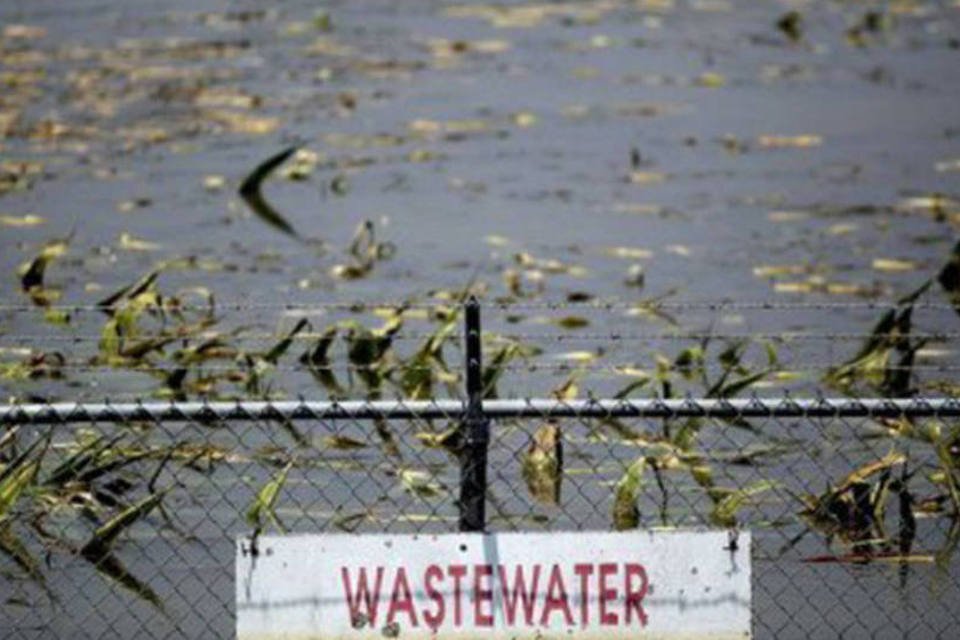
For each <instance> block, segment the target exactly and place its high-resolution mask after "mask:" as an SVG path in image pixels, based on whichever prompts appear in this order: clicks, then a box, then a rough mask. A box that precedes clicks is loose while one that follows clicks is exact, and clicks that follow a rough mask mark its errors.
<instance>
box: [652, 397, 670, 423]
mask: <svg viewBox="0 0 960 640" xmlns="http://www.w3.org/2000/svg"><path fill="white" fill-rule="evenodd" d="M651 407H652V408H653V409H656V411H657V413H659V415H660V416H662V417H664V418H673V417H675V416H674V415H673V414H674V412H673V410H671V409H670V406H669V405H668V404H667V403H666V401H665V400H664V399H663V397H662V396H661V395H660V394H659V393H657V396H656V397H655V398H654V399H653V404H652V405H651Z"/></svg>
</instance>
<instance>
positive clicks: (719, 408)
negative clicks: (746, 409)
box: [715, 397, 738, 415]
mask: <svg viewBox="0 0 960 640" xmlns="http://www.w3.org/2000/svg"><path fill="white" fill-rule="evenodd" d="M715 411H716V412H717V413H721V414H724V413H729V414H730V415H736V414H737V413H738V411H737V409H736V407H734V406H733V403H732V402H730V400H729V399H728V398H725V397H722V398H718V399H717V405H716V407H715Z"/></svg>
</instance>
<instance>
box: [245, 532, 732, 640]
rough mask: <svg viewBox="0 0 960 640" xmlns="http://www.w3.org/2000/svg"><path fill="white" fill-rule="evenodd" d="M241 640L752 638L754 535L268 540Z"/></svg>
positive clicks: (249, 578) (254, 556)
mask: <svg viewBox="0 0 960 640" xmlns="http://www.w3.org/2000/svg"><path fill="white" fill-rule="evenodd" d="M237 544H238V548H237V575H236V577H237V582H236V583H237V636H238V638H240V640H266V639H268V638H271V639H273V638H276V639H280V638H286V639H290V640H293V639H297V640H305V639H307V638H317V639H320V638H338V639H340V638H342V639H360V638H377V639H378V640H382V639H383V638H385V637H386V638H447V637H450V638H484V639H487V638H510V639H521V638H531V639H532V638H541V639H542V638H553V637H561V636H563V637H565V638H567V637H569V638H640V637H643V638H745V637H749V636H750V534H749V532H741V533H740V534H739V539H738V540H737V541H736V544H733V545H731V544H730V541H729V539H728V534H727V532H726V531H693V530H677V531H632V532H624V533H588V532H584V533H498V534H448V535H419V536H417V535H413V536H401V535H304V536H264V537H261V538H260V539H259V540H258V541H257V543H256V545H255V551H254V550H252V549H251V544H250V541H249V540H248V539H246V538H244V539H241V540H238V542H237Z"/></svg>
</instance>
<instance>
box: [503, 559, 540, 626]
mask: <svg viewBox="0 0 960 640" xmlns="http://www.w3.org/2000/svg"><path fill="white" fill-rule="evenodd" d="M497 570H498V571H499V574H500V591H501V593H502V594H503V610H504V613H506V618H507V624H508V625H511V626H513V624H514V621H515V620H516V619H517V599H518V598H519V599H520V601H521V604H522V605H523V620H524V622H525V623H526V625H527V626H528V627H529V626H532V625H533V607H534V605H535V604H536V603H537V584H538V583H539V582H540V565H538V564H536V565H534V566H533V578H532V580H531V584H530V588H529V589H527V588H526V584H525V583H524V580H523V566H521V565H517V566H516V568H515V569H514V570H513V585H512V587H511V584H510V579H509V577H508V576H507V570H506V568H505V567H504V566H503V565H502V564H501V565H499V566H498V567H497Z"/></svg>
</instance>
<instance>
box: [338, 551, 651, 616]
mask: <svg viewBox="0 0 960 640" xmlns="http://www.w3.org/2000/svg"><path fill="white" fill-rule="evenodd" d="M340 575H341V578H342V581H343V591H344V600H345V605H346V606H347V609H348V611H349V615H350V620H351V621H352V622H353V624H354V626H356V627H359V626H363V625H365V624H368V623H369V624H371V625H373V626H377V625H378V623H380V621H381V620H383V621H384V622H385V623H386V624H387V625H391V626H392V625H394V624H400V625H409V626H410V627H418V626H421V625H423V626H426V627H429V628H430V629H432V630H438V629H440V628H441V627H443V626H444V625H445V624H446V625H452V626H453V627H454V628H457V629H459V628H463V627H464V626H467V627H476V628H483V627H487V628H492V627H493V626H494V620H495V617H496V616H495V614H496V611H498V610H499V611H501V612H502V616H503V623H504V625H506V626H509V627H538V626H539V627H546V628H550V627H551V626H557V625H561V626H567V627H570V626H575V625H579V626H580V627H581V628H584V629H585V628H587V627H588V626H590V625H591V624H599V625H600V626H610V627H616V626H620V625H626V626H631V625H637V626H640V627H642V626H645V625H646V624H647V615H646V613H644V610H643V598H644V596H645V595H646V594H647V589H648V587H649V582H648V579H647V572H646V570H645V569H644V568H643V565H640V564H637V563H623V564H618V563H615V562H602V563H599V564H595V563H590V562H578V563H575V564H566V565H564V564H552V565H541V564H534V565H532V566H525V565H522V564H516V565H512V566H505V565H503V564H499V565H497V566H496V567H494V566H493V565H490V564H475V565H470V566H468V565H463V564H451V565H446V566H441V565H438V564H431V565H429V566H427V567H426V569H425V570H424V571H423V573H422V574H421V575H415V576H411V575H409V573H408V571H407V570H406V568H404V567H403V566H398V567H382V566H381V567H376V568H375V569H371V570H369V571H368V569H367V568H365V567H360V568H359V569H356V570H351V569H350V568H349V567H341V569H340ZM388 585H389V587H388ZM418 595H422V597H417V596H418ZM384 596H387V597H386V598H385V600H386V603H385V604H386V607H385V609H386V610H385V611H384V607H382V606H380V603H381V600H382V599H384ZM421 599H422V600H426V601H427V602H429V606H426V607H423V608H420V607H418V606H417V603H418V601H419V600H421ZM498 602H499V603H500V607H495V604H497V603H498ZM380 616H382V617H380Z"/></svg>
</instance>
